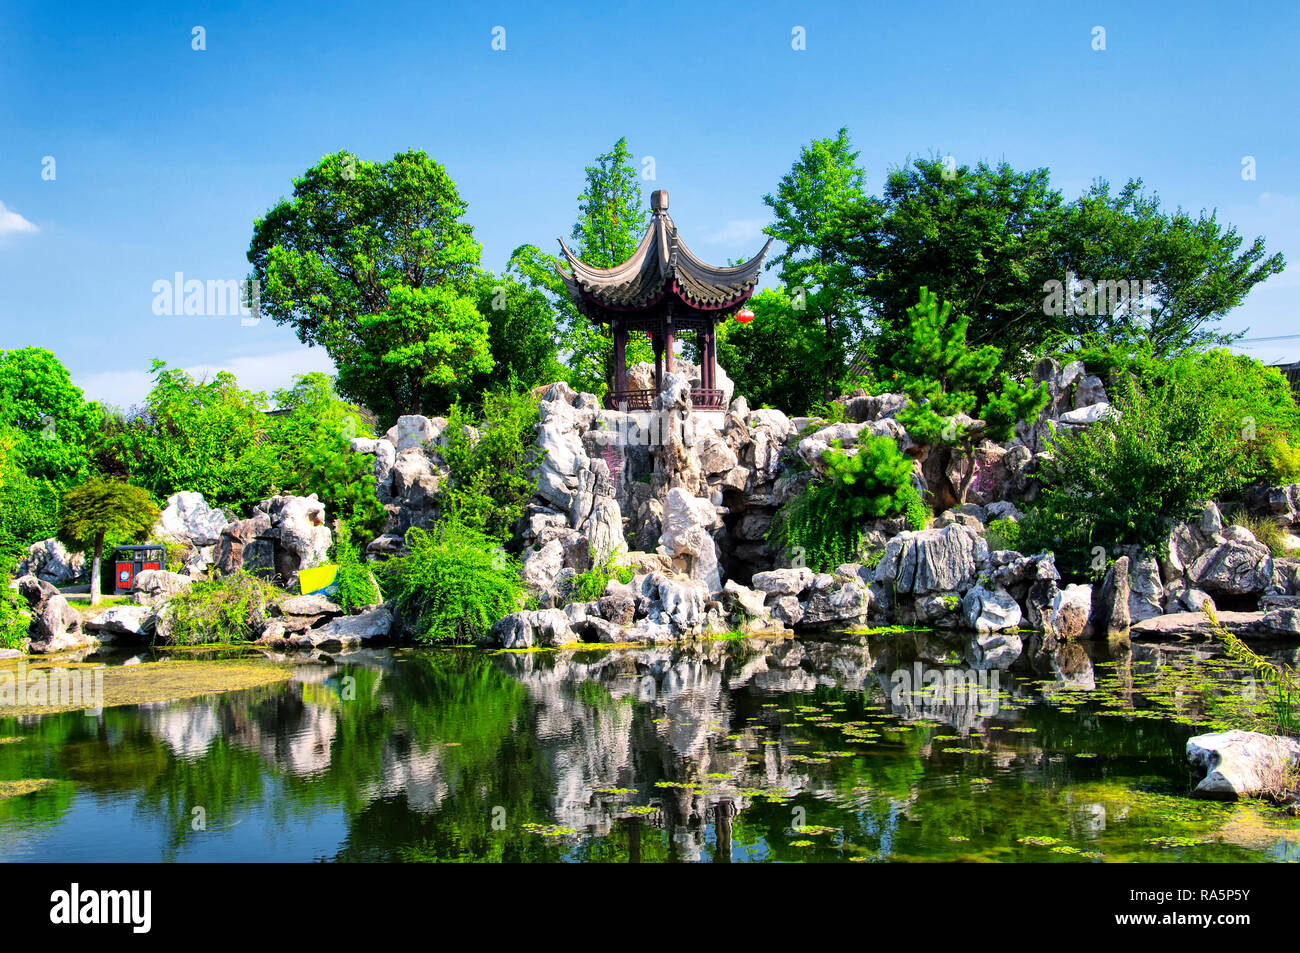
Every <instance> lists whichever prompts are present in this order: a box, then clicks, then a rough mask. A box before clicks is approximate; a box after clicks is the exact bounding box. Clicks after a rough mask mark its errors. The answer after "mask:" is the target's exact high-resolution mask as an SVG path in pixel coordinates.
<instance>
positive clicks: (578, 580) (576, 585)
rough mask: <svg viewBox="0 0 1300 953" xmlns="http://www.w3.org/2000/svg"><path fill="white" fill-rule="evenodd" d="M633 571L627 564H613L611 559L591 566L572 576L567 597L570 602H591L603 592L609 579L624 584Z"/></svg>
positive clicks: (629, 579) (630, 577)
mask: <svg viewBox="0 0 1300 953" xmlns="http://www.w3.org/2000/svg"><path fill="white" fill-rule="evenodd" d="M633 575H634V574H633V572H632V570H631V568H630V567H628V566H615V565H614V564H613V562H612V561H611V560H606V561H605V563H604V565H601V566H592V567H591V568H590V569H588V570H587V571H586V572H580V573H578V574H577V575H576V576H574V577H573V584H572V587H571V588H570V589H569V598H570V601H572V602H591V601H592V600H593V599H599V598H600V597H601V596H603V595H604V594H605V587H606V586H607V585H609V581H610V580H611V579H617V580H618V581H619V582H621V583H623V584H624V585H626V584H627V583H629V582H631V581H632V577H633Z"/></svg>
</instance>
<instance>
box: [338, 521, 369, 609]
mask: <svg viewBox="0 0 1300 953" xmlns="http://www.w3.org/2000/svg"><path fill="white" fill-rule="evenodd" d="M333 555H334V562H335V563H336V564H337V565H338V567H339V571H338V576H336V577H335V587H334V601H335V602H336V603H338V604H339V606H340V607H341V608H342V609H343V611H344V612H351V611H352V610H353V609H356V608H360V607H361V606H368V605H373V604H374V602H375V596H376V593H375V583H374V577H373V576H372V574H371V571H370V566H369V564H367V563H366V562H364V561H362V559H361V554H360V552H358V550H357V547H356V544H355V543H354V542H353V541H352V533H351V532H350V531H349V529H348V525H347V523H346V522H343V521H342V520H340V521H339V524H338V529H337V530H336V532H335V534H334V553H333Z"/></svg>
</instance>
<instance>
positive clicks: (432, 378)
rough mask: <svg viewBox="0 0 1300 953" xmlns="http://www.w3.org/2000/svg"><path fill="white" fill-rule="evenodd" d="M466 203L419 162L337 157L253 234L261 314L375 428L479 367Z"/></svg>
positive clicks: (484, 348) (436, 171)
mask: <svg viewBox="0 0 1300 953" xmlns="http://www.w3.org/2000/svg"><path fill="white" fill-rule="evenodd" d="M465 210H466V204H465V202H464V201H463V200H462V199H461V197H460V195H459V193H458V192H457V190H456V186H455V183H454V182H452V180H451V177H450V176H449V175H448V174H447V171H446V170H445V169H444V168H443V167H442V166H441V165H440V164H438V163H437V162H434V161H433V160H431V159H430V158H429V157H428V156H427V155H425V153H423V152H421V151H418V150H412V151H410V152H404V153H399V154H398V155H395V156H394V157H393V158H392V160H391V161H388V162H368V161H363V160H361V159H358V158H357V157H355V156H353V155H351V154H350V153H347V152H338V153H335V154H333V155H328V156H326V157H325V158H323V159H321V161H320V162H318V163H317V164H316V165H315V166H313V167H312V168H310V169H308V170H307V172H306V173H305V174H304V175H303V176H301V177H299V178H296V179H295V180H294V186H293V196H292V198H290V199H285V200H281V201H280V202H279V204H277V205H276V206H275V207H274V208H272V209H271V210H270V211H269V212H267V214H266V215H265V216H263V217H262V218H260V219H258V220H257V221H256V222H255V223H254V226H253V239H252V242H251V244H250V247H249V250H248V260H249V261H250V262H252V264H253V269H254V272H253V277H254V278H255V279H256V280H257V281H258V282H259V283H260V301H261V307H262V308H263V309H264V310H265V311H266V312H267V313H268V314H269V315H270V316H271V317H272V318H274V319H275V320H276V322H277V323H281V324H289V325H291V326H293V328H294V329H295V330H296V331H297V332H298V337H299V338H300V339H301V340H302V341H303V342H305V343H308V344H318V345H321V346H323V347H324V348H325V349H326V350H327V351H328V352H329V354H330V357H332V358H333V359H334V363H335V365H336V366H337V367H338V369H339V383H338V386H339V389H340V391H341V392H342V393H343V394H344V395H345V396H347V397H348V398H350V399H352V400H355V401H359V402H361V403H363V404H365V405H366V406H368V407H370V408H371V409H372V410H374V411H375V413H376V414H378V416H379V418H380V419H381V420H382V421H385V422H391V421H392V420H394V419H396V417H397V416H399V415H401V414H406V413H420V412H421V411H422V410H424V409H425V407H426V404H427V400H428V397H429V395H430V393H439V392H441V393H445V392H446V390H447V389H448V388H450V387H452V385H454V383H455V382H456V381H457V379H458V378H459V377H460V376H461V375H472V374H475V373H478V372H482V371H485V370H487V369H488V368H489V367H490V366H491V358H490V356H489V354H488V322H487V320H486V319H485V318H484V317H483V316H482V315H481V314H479V312H478V309H477V307H476V302H475V294H474V283H475V279H476V276H477V265H478V261H479V256H480V247H479V244H478V243H477V242H476V241H475V240H474V236H473V230H472V229H471V228H470V226H469V225H468V224H467V223H466V222H465V221H464V220H463V216H464V214H465Z"/></svg>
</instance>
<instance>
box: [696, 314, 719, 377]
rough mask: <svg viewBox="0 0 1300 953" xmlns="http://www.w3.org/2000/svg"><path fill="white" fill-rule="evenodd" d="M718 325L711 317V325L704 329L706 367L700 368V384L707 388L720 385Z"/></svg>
mask: <svg viewBox="0 0 1300 953" xmlns="http://www.w3.org/2000/svg"><path fill="white" fill-rule="evenodd" d="M717 341H718V339H717V326H716V325H715V324H714V323H713V318H712V317H710V318H709V326H708V327H707V328H706V329H705V331H704V347H703V351H704V367H702V368H701V369H700V378H701V381H700V385H701V386H702V387H703V388H704V389H705V390H713V389H714V388H715V387H717V386H718V384H717V381H718V344H717Z"/></svg>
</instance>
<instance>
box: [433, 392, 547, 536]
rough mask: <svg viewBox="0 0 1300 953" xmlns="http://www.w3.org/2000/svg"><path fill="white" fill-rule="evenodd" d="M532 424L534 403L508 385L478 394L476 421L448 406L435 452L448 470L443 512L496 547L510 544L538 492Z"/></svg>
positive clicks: (534, 422) (534, 421) (537, 457)
mask: <svg viewBox="0 0 1300 953" xmlns="http://www.w3.org/2000/svg"><path fill="white" fill-rule="evenodd" d="M537 419H538V403H537V401H536V400H535V399H534V398H533V397H532V396H531V395H530V394H528V393H526V392H523V391H520V390H518V389H517V388H516V387H515V386H514V384H513V382H512V383H510V384H507V385H506V386H505V387H504V388H501V389H498V390H493V391H488V392H487V393H485V394H484V395H483V407H482V418H481V419H479V420H475V419H474V418H473V417H472V416H471V414H470V413H469V412H468V411H467V410H466V409H465V408H464V407H463V406H461V405H460V404H457V405H455V406H453V407H452V409H451V413H450V414H449V415H448V418H447V428H446V430H445V431H444V432H443V439H444V441H445V443H444V445H443V446H441V447H439V453H440V454H441V455H442V458H443V460H444V461H446V463H447V466H448V468H449V470H450V471H451V473H450V478H449V480H448V484H447V487H446V489H445V490H444V491H443V494H442V503H443V509H444V512H449V513H454V514H456V517H457V519H458V520H459V521H460V522H461V523H463V524H464V525H465V526H467V527H471V528H473V529H475V530H477V531H479V532H482V533H484V534H486V535H487V536H488V537H490V538H491V539H493V540H494V541H496V542H500V543H504V542H506V541H508V540H510V539H511V537H512V535H513V533H514V527H515V524H516V523H517V522H518V521H519V520H520V518H522V516H523V514H524V510H525V508H526V505H527V502H528V499H529V497H531V496H532V495H533V493H534V492H535V491H536V489H537V484H536V467H537V465H538V464H539V463H540V462H541V458H542V452H541V451H540V450H538V449H537V447H536V446H535V444H534V441H535V439H536V425H537Z"/></svg>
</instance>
